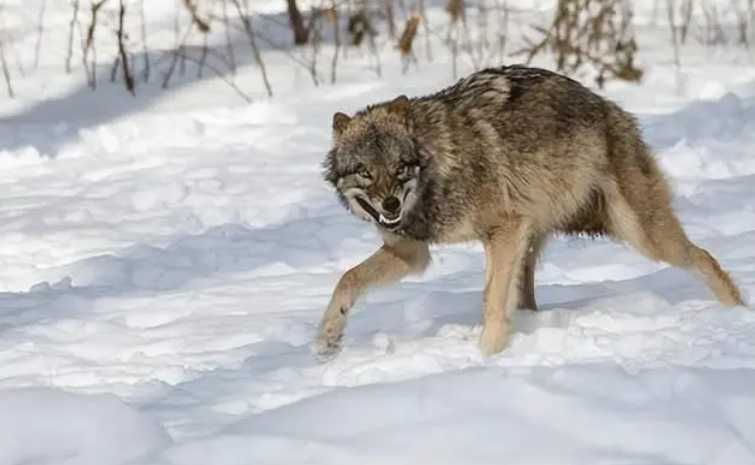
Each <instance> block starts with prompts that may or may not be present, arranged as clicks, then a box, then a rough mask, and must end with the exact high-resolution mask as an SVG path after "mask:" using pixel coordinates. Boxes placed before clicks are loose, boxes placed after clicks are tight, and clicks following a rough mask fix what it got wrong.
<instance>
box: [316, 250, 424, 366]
mask: <svg viewBox="0 0 755 465" xmlns="http://www.w3.org/2000/svg"><path fill="white" fill-rule="evenodd" d="M384 241H385V243H384V244H383V246H382V247H381V248H380V249H378V250H377V251H376V252H375V253H373V254H372V255H370V256H369V257H368V258H367V259H366V260H365V261H363V262H362V263H360V264H359V265H357V266H355V267H354V268H351V269H350V270H348V271H347V272H346V273H344V274H343V276H341V279H339V280H338V284H337V285H336V288H335V290H334V291H333V295H332V297H331V299H330V303H329V304H328V307H327V309H326V310H325V313H324V314H323V316H322V320H321V321H320V328H319V332H318V335H317V342H316V344H315V352H316V355H317V357H318V358H319V359H320V360H323V361H324V360H328V359H331V358H333V357H334V356H335V355H337V354H338V352H340V350H341V341H342V339H343V331H344V328H345V327H346V320H347V318H348V314H349V311H350V310H351V307H352V306H353V305H354V302H355V301H356V299H357V297H359V296H360V295H361V294H362V293H364V292H366V291H368V290H369V289H371V288H374V287H375V286H379V285H387V284H391V283H394V282H396V281H398V280H400V279H401V278H403V277H405V276H407V275H409V274H410V273H421V272H423V271H424V270H425V269H427V266H428V265H429V264H430V251H429V249H428V246H427V244H425V243H423V242H418V241H412V240H408V239H399V238H396V237H393V236H386V237H384Z"/></svg>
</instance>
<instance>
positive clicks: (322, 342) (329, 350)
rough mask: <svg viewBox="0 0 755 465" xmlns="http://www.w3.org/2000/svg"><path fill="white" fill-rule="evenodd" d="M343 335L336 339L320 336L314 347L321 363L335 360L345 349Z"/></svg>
mask: <svg viewBox="0 0 755 465" xmlns="http://www.w3.org/2000/svg"><path fill="white" fill-rule="evenodd" d="M342 344H343V335H341V336H338V337H336V338H328V337H327V336H320V337H318V338H317V341H316V342H315V346H314V351H313V352H314V354H315V357H317V360H319V361H320V362H328V361H330V360H333V359H334V358H335V357H336V356H337V355H338V354H339V353H340V352H341V349H342V348H343V345H342Z"/></svg>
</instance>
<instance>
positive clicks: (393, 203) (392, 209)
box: [383, 196, 401, 213]
mask: <svg viewBox="0 0 755 465" xmlns="http://www.w3.org/2000/svg"><path fill="white" fill-rule="evenodd" d="M399 208H401V201H400V200H399V199H397V198H396V197H393V196H390V197H386V198H385V200H383V210H385V212H386V213H398V210H399Z"/></svg>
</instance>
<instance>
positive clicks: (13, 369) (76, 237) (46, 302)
mask: <svg viewBox="0 0 755 465" xmlns="http://www.w3.org/2000/svg"><path fill="white" fill-rule="evenodd" d="M22 3H23V5H22ZM46 3H47V4H46V10H45V15H46V18H47V29H46V34H48V36H47V39H46V40H48V41H51V40H55V39H54V37H55V34H58V37H62V38H64V37H65V34H66V33H67V27H68V21H69V17H68V11H69V10H68V9H67V8H69V7H68V5H67V4H66V2H60V4H57V2H46ZM132 3H137V2H132ZM147 3H148V4H150V9H149V11H148V12H147V13H148V15H149V17H150V18H152V19H151V21H152V23H151V24H152V26H154V27H156V28H157V27H158V26H160V24H161V22H162V23H166V24H167V23H171V21H172V20H171V19H165V18H166V17H167V16H166V15H167V13H166V11H169V10H170V9H169V8H167V7H158V6H157V4H158V3H161V2H147ZM167 3H170V2H166V4H167ZM278 3H281V4H282V2H261V1H260V2H257V3H255V8H257V11H264V12H265V13H268V14H274V13H276V12H278V11H279V9H280V5H278ZM512 3H522V5H526V4H528V2H512ZM646 3H647V5H648V6H647V8H646V9H645V10H643V11H644V13H642V14H639V15H638V18H639V20H641V21H645V19H643V18H647V17H648V14H649V13H648V11H649V10H650V8H651V7H652V3H653V2H646ZM42 4H43V2H42V0H34V1H26V2H7V5H6V6H5V7H4V8H5V9H6V10H7V12H6V11H5V10H4V14H6V13H7V14H8V16H7V19H6V21H7V22H6V25H7V26H8V27H13V28H16V29H18V28H23V27H24V24H30V23H29V22H30V21H33V20H35V19H36V17H37V12H38V11H39V8H40V7H41V5H42ZM435 14H439V13H437V12H436V13H435ZM161 15H162V16H161ZM26 27H28V26H26ZM165 27H172V26H171V25H170V24H168V26H165ZM646 33H647V34H646V35H644V36H643V37H645V41H646V42H647V43H649V44H650V45H651V48H650V49H649V51H648V52H647V53H646V54H645V55H643V60H644V62H646V63H647V66H648V69H647V77H646V79H645V81H644V82H643V83H642V84H641V85H633V84H619V83H615V84H611V85H610V86H609V87H608V88H607V90H606V91H605V93H606V94H607V95H608V96H609V97H612V98H614V99H615V100H616V101H618V102H620V103H622V104H623V105H625V106H626V107H627V108H629V109H630V110H632V111H635V112H637V113H638V115H639V117H640V120H641V122H642V125H643V130H644V132H645V134H646V136H647V137H648V140H649V141H650V143H651V144H652V145H653V146H654V147H655V148H656V150H657V154H658V158H659V160H660V162H661V165H662V167H663V169H664V170H665V171H666V172H667V173H668V174H669V178H670V180H671V182H672V185H673V188H674V190H675V193H676V197H675V202H676V203H675V206H676V209H677V212H678V214H679V216H680V218H681V220H682V222H683V223H684V226H685V229H686V230H687V231H688V233H689V235H690V237H691V238H692V239H693V240H694V241H695V242H696V243H698V244H700V245H701V246H703V247H705V248H706V249H708V250H709V251H710V252H711V253H712V254H713V255H715V256H716V257H717V258H718V259H719V260H720V262H721V264H722V266H723V267H724V268H726V269H727V270H729V271H730V272H731V274H732V276H733V278H734V279H735V281H736V282H737V283H738V284H739V285H740V286H741V288H742V291H743V294H744V296H745V301H746V302H748V304H749V303H750V302H751V297H750V296H751V295H752V292H753V289H755V201H754V200H753V199H755V156H753V154H754V153H755V137H753V134H754V132H753V128H754V126H755V66H754V65H751V64H748V63H747V62H746V59H742V58H741V56H745V57H746V56H747V52H746V51H742V52H741V54H740V55H739V56H734V55H735V54H734V53H733V52H732V53H729V54H726V53H723V52H721V53H714V54H713V53H710V52H709V51H705V50H699V49H696V48H695V47H694V46H690V47H689V48H687V49H685V52H684V54H683V56H682V61H683V63H684V66H683V67H682V68H681V69H679V70H677V69H676V68H675V67H674V65H673V63H672V54H671V52H670V50H669V49H668V39H667V38H666V37H664V36H662V34H663V33H665V32H663V31H656V30H651V29H648V30H646ZM103 34H104V33H103ZM653 34H655V35H653ZM165 36H166V38H165V40H164V41H165V42H167V43H168V44H172V43H173V42H172V41H173V38H172V35H171V34H168V33H165ZM659 36H660V37H659ZM103 37H106V36H103ZM155 37H158V38H159V36H157V35H156V36H155ZM61 40H64V39H61ZM103 40H105V39H103ZM155 42H159V41H158V40H155ZM61 43H63V42H61ZM103 44H107V42H103ZM34 45H35V39H34V34H29V35H28V37H26V36H25V37H24V38H23V39H19V41H18V43H17V47H16V50H17V51H18V52H19V55H20V56H25V57H27V58H25V61H24V63H28V62H29V61H31V59H30V58H28V57H29V56H30V54H31V53H32V52H31V50H33V48H34ZM168 46H170V45H166V47H168ZM100 47H101V50H102V52H101V53H102V54H103V55H104V54H105V49H107V47H106V45H101V46H100ZM663 47H665V48H663ZM24 51H25V52H24ZM21 52H24V53H21ZM63 52H64V50H63V47H62V46H61V47H59V48H58V49H55V48H54V47H53V48H52V49H51V50H48V54H47V55H45V56H44V57H43V58H44V59H41V60H40V63H39V67H38V69H37V71H36V72H35V73H33V74H29V75H28V76H27V77H25V78H23V79H22V78H21V77H20V76H18V75H14V79H15V81H14V83H15V84H16V85H15V89H14V90H15V91H16V93H17V95H16V98H14V99H9V98H4V99H3V101H2V103H0V114H2V117H0V170H2V171H1V172H2V176H1V177H0V195H1V197H2V202H1V203H0V265H1V266H0V290H1V291H2V292H1V293H0V465H31V464H34V465H43V464H44V465H53V464H55V465H90V464H91V465H95V464H97V465H126V464H128V465H195V464H196V465H216V464H217V465H237V464H238V465H247V464H250V463H255V464H256V463H259V464H264V465H277V464H281V465H283V464H286V465H291V464H307V465H326V464H327V465H338V464H354V463H360V464H365V465H373V464H374V465H377V464H391V465H396V464H417V463H432V464H438V465H441V464H448V465H458V464H469V463H473V464H476V465H484V464H500V463H507V464H511V465H516V464H522V465H536V464H549V465H561V464H563V465H566V464H577V463H578V464H595V465H681V464H685V465H692V464H695V465H697V464H700V465H702V464H706V465H749V464H752V463H755V393H754V392H755V391H754V390H753V388H752V386H755V312H753V311H752V310H751V309H750V308H732V309H724V308H722V307H721V306H720V305H719V304H718V303H717V301H715V299H714V298H713V296H712V295H711V294H710V292H709V291H708V290H707V288H705V286H704V285H703V284H702V282H701V281H699V280H698V279H697V278H696V277H694V276H691V275H689V274H687V273H685V272H684V271H681V270H678V269H673V268H670V267H668V266H665V265H663V264H660V263H653V262H649V261H647V260H646V259H644V258H642V257H640V256H638V255H637V254H636V253H634V252H633V251H631V250H630V249H628V248H627V247H625V246H623V245H620V244H615V243H612V242H609V241H605V240H597V241H587V240H574V239H564V238H559V239H556V240H554V241H552V242H551V243H550V244H549V246H548V248H547V250H546V251H545V255H544V257H543V261H542V262H541V264H540V266H539V267H538V271H537V275H536V280H537V289H536V292H537V298H538V302H539V304H540V306H541V307H542V310H541V311H540V312H537V313H533V312H521V313H518V314H517V315H516V316H515V321H514V324H515V328H516V333H515V335H514V337H513V339H512V344H511V346H510V348H509V349H507V350H506V351H505V352H503V353H501V354H499V355H497V356H494V357H491V358H489V359H485V358H483V357H482V356H481V355H480V354H479V352H478V350H477V348H476V346H475V343H476V340H477V338H476V335H477V334H478V332H479V329H480V328H479V325H480V322H481V315H480V299H481V289H482V279H483V275H484V272H483V266H484V260H483V254H482V250H481V247H480V245H479V244H468V245H459V246H453V247H442V248H436V249H435V250H434V251H433V253H434V255H433V258H434V263H433V265H432V267H431V268H430V270H428V272H427V273H426V274H425V275H424V276H422V277H410V278H406V279H405V280H403V281H402V282H401V283H399V284H397V285H394V286H390V287H388V288H384V289H380V290H376V291H374V292H372V293H370V294H369V295H367V296H365V297H364V299H362V300H360V301H359V303H358V304H357V306H356V307H355V309H354V312H353V314H352V315H351V319H350V322H349V326H348V330H347V334H346V340H345V349H344V351H343V352H342V353H341V354H340V355H339V356H338V357H337V358H336V359H334V360H332V361H330V362H327V363H320V362H318V361H317V360H316V359H315V357H314V356H313V354H312V352H311V346H312V343H313V339H314V336H315V334H316V328H317V324H318V322H319V319H320V317H321V315H322V311H324V308H325V305H326V304H327V301H328V299H329V298H330V293H331V292H332V290H333V286H334V285H335V283H336V281H337V279H338V277H339V276H340V275H341V274H342V273H343V272H344V271H345V270H346V269H348V268H349V267H351V266H353V265H354V264H356V263H358V262H359V261H361V260H362V259H363V258H364V257H365V256H367V255H368V254H369V253H371V252H372V251H373V250H374V249H375V248H376V247H377V246H378V242H377V241H378V238H377V235H376V234H375V232H374V230H372V229H371V228H370V227H369V225H367V224H366V223H364V222H362V221H360V220H357V219H355V218H353V217H351V216H350V215H348V213H347V212H345V211H344V210H343V208H342V207H341V206H340V205H339V204H338V203H337V201H336V199H335V196H334V195H333V193H332V191H331V190H330V189H329V188H328V187H327V186H326V185H325V183H324V181H323V180H322V178H321V175H320V170H321V167H320V163H321V161H322V159H323V157H324V155H325V152H326V151H327V149H328V147H329V144H330V122H331V116H332V114H333V113H334V112H335V111H347V112H350V111H354V110H356V109H357V108H360V107H362V106H364V105H365V104H367V103H369V102H373V101H377V100H381V99H385V98H390V97H392V96H395V95H396V94H397V93H399V92H406V93H408V94H412V95H417V94H421V93H425V92H431V91H433V90H435V89H437V88H439V87H441V86H443V85H447V84H449V83H451V82H453V80H454V78H453V76H452V75H451V72H450V70H449V68H450V65H449V63H448V61H449V60H450V58H448V57H444V55H443V53H444V51H443V48H442V46H436V47H435V50H434V55H435V59H434V60H433V62H432V63H427V62H423V63H422V64H421V66H420V67H419V68H418V69H415V68H410V72H409V73H407V74H406V75H402V74H401V72H400V68H398V65H397V63H396V60H390V59H387V60H386V61H385V62H384V63H383V68H384V69H383V71H384V75H383V77H380V78H379V77H377V76H375V74H374V72H371V71H365V69H366V68H367V67H368V66H371V65H370V59H369V57H366V56H365V57H362V58H354V59H352V60H351V61H348V62H344V63H342V64H341V66H342V67H341V68H339V73H340V74H339V80H338V82H337V83H336V84H335V85H330V84H321V85H320V86H317V87H316V86H314V85H312V83H311V81H309V78H308V76H307V72H306V70H305V69H303V68H301V67H294V66H293V65H292V64H291V58H290V57H289V56H287V54H286V53H284V52H281V51H276V50H265V51H264V53H265V56H266V57H267V63H268V72H269V74H270V75H271V76H273V77H274V78H275V83H276V91H275V95H274V96H273V97H272V98H267V97H266V96H265V92H264V89H263V88H262V87H261V86H260V80H259V79H260V78H259V74H258V72H257V70H256V69H255V68H254V67H253V66H252V65H250V66H248V67H247V68H244V69H241V68H240V69H239V72H238V75H237V77H236V82H238V83H239V86H243V89H244V91H245V92H248V93H249V94H250V95H251V94H253V95H252V96H253V100H254V101H253V103H251V104H247V103H245V102H244V101H243V100H242V99H241V98H239V96H238V95H237V93H236V92H235V91H233V90H231V89H230V88H229V86H228V85H227V84H226V83H224V82H223V81H222V80H220V79H218V78H210V77H206V78H203V79H198V80H196V82H189V81H188V80H187V82H183V81H181V82H179V83H178V84H177V85H176V86H175V87H171V88H169V89H167V90H163V89H158V88H153V87H158V86H153V87H150V86H147V85H144V86H142V87H138V88H137V97H136V98H134V97H131V96H130V95H128V94H127V93H126V92H125V91H124V90H123V85H122V83H115V84H111V83H109V82H106V81H107V80H106V79H105V78H101V82H100V83H99V87H98V89H97V91H96V92H91V91H90V90H89V89H88V88H86V86H85V81H84V77H83V72H79V73H78V74H77V73H72V74H70V75H68V74H65V73H64V72H63V71H62V65H61V63H62V60H63V59H62V58H61V57H63V56H64V55H65V54H64V53H63ZM100 59H101V60H102V62H103V63H104V62H105V60H106V58H104V57H103V58H100ZM460 69H462V70H465V71H468V70H469V69H471V68H470V67H469V64H468V63H467V64H462V65H460ZM104 75H107V71H103V76H104ZM679 76H681V77H682V79H681V80H680V79H679V78H678V77H679Z"/></svg>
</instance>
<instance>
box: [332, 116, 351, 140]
mask: <svg viewBox="0 0 755 465" xmlns="http://www.w3.org/2000/svg"><path fill="white" fill-rule="evenodd" d="M350 122H351V117H350V116H349V115H347V114H346V113H342V112H340V111H337V112H336V113H335V114H334V115H333V131H334V132H335V133H336V134H338V135H340V134H341V133H342V132H343V131H345V130H346V127H348V125H349V123H350Z"/></svg>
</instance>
